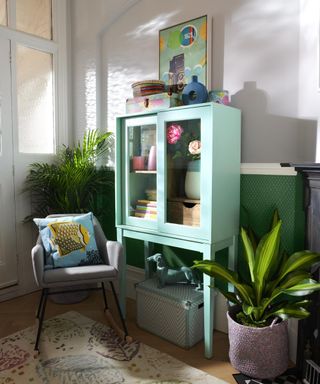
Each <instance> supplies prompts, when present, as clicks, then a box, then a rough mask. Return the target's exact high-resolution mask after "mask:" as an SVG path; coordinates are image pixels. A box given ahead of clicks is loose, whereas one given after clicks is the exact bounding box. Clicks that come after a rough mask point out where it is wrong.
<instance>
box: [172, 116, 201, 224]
mask: <svg viewBox="0 0 320 384" xmlns="http://www.w3.org/2000/svg"><path fill="white" fill-rule="evenodd" d="M165 133H166V139H167V140H166V141H167V145H166V164H167V167H166V170H165V172H166V180H167V194H166V195H167V199H166V201H165V204H166V209H165V212H166V213H167V216H166V217H165V221H166V222H168V223H174V224H183V225H186V226H192V227H200V225H201V222H200V207H201V200H200V193H201V185H200V184H201V183H200V174H201V173H200V171H201V162H200V156H201V119H200V118H194V119H190V120H181V121H179V120H175V121H166V122H165Z"/></svg>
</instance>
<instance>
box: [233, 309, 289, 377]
mask: <svg viewBox="0 0 320 384" xmlns="http://www.w3.org/2000/svg"><path fill="white" fill-rule="evenodd" d="M227 317H228V329H229V343H230V349H229V358H230V362H231V365H232V366H233V367H234V368H236V369H237V370H238V371H240V372H241V373H243V374H245V375H247V376H250V377H253V378H257V379H271V378H274V377H276V376H279V375H281V374H282V373H283V372H284V371H285V370H286V369H287V368H288V363H289V341H288V324H287V323H288V322H287V321H281V322H279V323H276V324H273V325H270V326H268V327H264V328H255V327H248V326H244V325H242V324H239V323H237V322H236V321H235V320H234V318H235V315H234V313H233V312H232V311H229V312H228V313H227Z"/></svg>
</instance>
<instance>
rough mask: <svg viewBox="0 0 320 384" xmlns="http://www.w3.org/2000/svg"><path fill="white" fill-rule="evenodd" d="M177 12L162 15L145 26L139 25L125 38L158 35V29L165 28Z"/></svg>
mask: <svg viewBox="0 0 320 384" xmlns="http://www.w3.org/2000/svg"><path fill="white" fill-rule="evenodd" d="M177 13H179V11H173V12H170V13H162V14H161V15H159V16H157V17H156V18H154V19H153V20H150V21H148V22H147V23H145V24H142V25H139V26H138V27H136V28H135V30H134V31H131V32H128V33H127V34H126V36H128V37H129V38H136V39H137V38H140V37H141V35H144V36H152V35H158V33H159V31H160V29H163V28H165V26H166V25H167V23H168V20H169V19H171V18H172V17H173V16H175V15H176V14H177Z"/></svg>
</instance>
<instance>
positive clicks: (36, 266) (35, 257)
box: [31, 244, 44, 287]
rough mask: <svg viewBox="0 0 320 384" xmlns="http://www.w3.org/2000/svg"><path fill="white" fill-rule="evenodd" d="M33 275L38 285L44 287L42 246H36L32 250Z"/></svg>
mask: <svg viewBox="0 0 320 384" xmlns="http://www.w3.org/2000/svg"><path fill="white" fill-rule="evenodd" d="M31 257H32V266H33V273H34V278H35V280H36V283H37V285H38V286H39V287H42V281H43V269H44V249H43V246H42V245H41V244H37V245H35V246H34V247H33V248H32V250H31Z"/></svg>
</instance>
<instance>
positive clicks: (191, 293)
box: [136, 278, 203, 348]
mask: <svg viewBox="0 0 320 384" xmlns="http://www.w3.org/2000/svg"><path fill="white" fill-rule="evenodd" d="M136 290H137V323H138V325H139V327H141V328H143V329H145V330H147V331H149V332H151V333H154V334H156V335H158V336H161V337H163V338H164V339H166V340H169V341H171V342H172V343H174V344H177V345H179V346H180V347H183V348H190V347H192V346H193V345H194V344H196V343H197V342H198V341H200V340H202V339H203V293H202V292H201V291H196V290H195V287H194V286H190V285H187V284H176V285H167V286H165V287H163V288H158V287H157V279H156V278H152V279H148V280H145V281H143V282H141V283H139V284H137V286H136Z"/></svg>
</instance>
